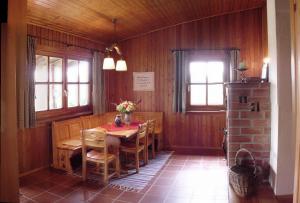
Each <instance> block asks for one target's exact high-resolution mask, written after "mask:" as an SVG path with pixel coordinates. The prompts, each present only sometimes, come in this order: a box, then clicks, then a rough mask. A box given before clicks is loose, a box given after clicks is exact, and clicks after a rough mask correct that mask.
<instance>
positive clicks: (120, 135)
mask: <svg viewBox="0 0 300 203" xmlns="http://www.w3.org/2000/svg"><path fill="white" fill-rule="evenodd" d="M139 124H140V123H139V122H132V123H131V124H129V125H126V124H122V125H121V126H116V125H115V124H114V123H106V124H103V125H99V126H98V127H95V128H92V129H93V130H99V131H105V133H106V134H107V145H108V147H109V148H110V149H111V150H112V151H113V153H115V154H116V155H117V156H119V146H120V143H121V139H126V140H127V139H130V138H132V137H134V136H135V135H136V134H137V132H138V128H139ZM59 146H61V148H62V149H64V150H68V149H69V150H70V157H71V155H72V154H73V153H72V152H73V151H79V150H81V146H82V141H81V138H80V137H77V138H73V139H69V140H64V141H62V142H60V144H59ZM67 165H68V166H67V171H68V173H70V174H72V173H73V172H72V167H71V165H70V163H69V161H68V164H67Z"/></svg>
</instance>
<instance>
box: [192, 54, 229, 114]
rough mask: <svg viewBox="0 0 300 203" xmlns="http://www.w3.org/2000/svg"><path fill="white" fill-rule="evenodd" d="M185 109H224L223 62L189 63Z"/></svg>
mask: <svg viewBox="0 0 300 203" xmlns="http://www.w3.org/2000/svg"><path fill="white" fill-rule="evenodd" d="M188 68H189V71H188V72H189V80H188V84H187V85H188V86H187V88H188V96H187V108H188V110H189V111H194V110H195V111H197V110H220V109H223V108H224V72H225V64H224V62H223V61H218V60H212V61H204V60H203V61H191V62H190V63H189V67H188Z"/></svg>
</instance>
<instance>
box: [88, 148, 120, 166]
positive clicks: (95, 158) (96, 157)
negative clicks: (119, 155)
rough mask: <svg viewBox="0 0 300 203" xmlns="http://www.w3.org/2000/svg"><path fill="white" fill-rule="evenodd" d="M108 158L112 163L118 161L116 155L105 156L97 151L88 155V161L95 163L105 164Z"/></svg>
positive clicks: (92, 151)
mask: <svg viewBox="0 0 300 203" xmlns="http://www.w3.org/2000/svg"><path fill="white" fill-rule="evenodd" d="M105 156H107V160H108V161H109V162H110V161H112V160H114V159H116V156H115V155H114V154H106V155H105V154H104V153H101V152H98V151H95V150H91V151H89V152H88V153H87V160H88V161H95V162H99V163H102V162H104V158H105Z"/></svg>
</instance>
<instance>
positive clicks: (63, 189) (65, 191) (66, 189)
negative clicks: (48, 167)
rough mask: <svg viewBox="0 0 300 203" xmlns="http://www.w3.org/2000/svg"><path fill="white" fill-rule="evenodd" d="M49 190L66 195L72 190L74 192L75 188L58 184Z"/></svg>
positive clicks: (59, 194) (62, 195)
mask: <svg viewBox="0 0 300 203" xmlns="http://www.w3.org/2000/svg"><path fill="white" fill-rule="evenodd" d="M48 191H49V192H51V193H53V194H55V195H58V196H61V197H64V196H66V195H68V194H70V193H71V192H73V191H74V189H72V188H69V187H65V186H61V185H57V186H55V187H53V188H51V189H50V190H48Z"/></svg>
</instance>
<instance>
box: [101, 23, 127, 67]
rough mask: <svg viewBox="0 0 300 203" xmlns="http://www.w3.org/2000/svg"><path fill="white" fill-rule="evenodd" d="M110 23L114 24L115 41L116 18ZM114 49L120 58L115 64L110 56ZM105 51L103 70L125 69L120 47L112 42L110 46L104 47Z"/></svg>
mask: <svg viewBox="0 0 300 203" xmlns="http://www.w3.org/2000/svg"><path fill="white" fill-rule="evenodd" d="M112 23H113V24H114V34H115V41H116V24H117V19H113V20H112ZM114 50H115V51H116V53H117V54H118V55H119V57H120V59H119V60H118V61H117V65H116V66H115V61H114V59H113V57H112V56H111V52H113V51H114ZM105 52H106V54H107V55H106V57H105V58H104V61H103V70H114V69H116V71H127V65H126V61H125V60H124V59H123V55H122V52H121V50H120V47H119V46H118V44H117V43H116V42H115V43H113V44H112V45H111V46H110V47H107V48H106V49H105Z"/></svg>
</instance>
